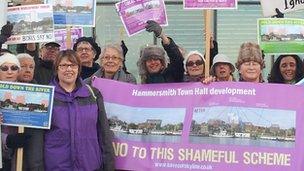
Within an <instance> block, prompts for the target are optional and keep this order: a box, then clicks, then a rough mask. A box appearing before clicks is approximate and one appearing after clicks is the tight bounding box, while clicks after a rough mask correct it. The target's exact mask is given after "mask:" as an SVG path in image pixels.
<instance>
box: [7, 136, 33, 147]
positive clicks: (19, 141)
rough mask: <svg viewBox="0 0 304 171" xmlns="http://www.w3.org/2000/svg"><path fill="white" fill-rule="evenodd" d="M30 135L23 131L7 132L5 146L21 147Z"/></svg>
mask: <svg viewBox="0 0 304 171" xmlns="http://www.w3.org/2000/svg"><path fill="white" fill-rule="evenodd" d="M30 138H31V135H28V134H25V133H17V134H8V135H7V138H6V146H7V147H8V148H13V149H15V148H21V147H24V146H25V144H26V143H27V142H28V141H29V139H30Z"/></svg>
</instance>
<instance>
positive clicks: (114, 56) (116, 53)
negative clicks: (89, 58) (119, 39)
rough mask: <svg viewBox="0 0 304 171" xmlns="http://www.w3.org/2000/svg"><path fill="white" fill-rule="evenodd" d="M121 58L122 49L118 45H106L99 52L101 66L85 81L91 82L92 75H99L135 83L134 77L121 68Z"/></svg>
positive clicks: (122, 56) (122, 57)
mask: <svg viewBox="0 0 304 171" xmlns="http://www.w3.org/2000/svg"><path fill="white" fill-rule="evenodd" d="M123 59H124V55H123V50H122V48H121V46H120V45H118V44H108V45H106V46H105V47H104V48H103V50H102V52H101V54H100V64H101V68H100V69H99V70H98V71H97V72H95V73H94V74H93V75H92V76H91V77H90V78H88V79H86V80H85V81H86V82H87V83H91V81H92V77H99V78H106V79H112V80H117V81H122V82H127V83H133V84H136V79H135V77H134V76H133V75H132V74H129V73H126V72H125V71H124V70H123V69H122V67H123Z"/></svg>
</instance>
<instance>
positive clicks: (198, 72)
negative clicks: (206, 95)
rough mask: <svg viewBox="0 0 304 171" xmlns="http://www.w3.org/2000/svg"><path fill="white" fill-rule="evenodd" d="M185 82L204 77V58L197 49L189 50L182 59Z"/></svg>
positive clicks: (195, 80)
mask: <svg viewBox="0 0 304 171" xmlns="http://www.w3.org/2000/svg"><path fill="white" fill-rule="evenodd" d="M184 67H185V71H186V75H185V77H184V81H185V82H197V81H201V80H202V79H204V73H205V72H204V70H205V58H204V56H203V55H202V54H201V53H200V52H198V51H191V52H189V53H188V54H187V55H186V57H185V59H184Z"/></svg>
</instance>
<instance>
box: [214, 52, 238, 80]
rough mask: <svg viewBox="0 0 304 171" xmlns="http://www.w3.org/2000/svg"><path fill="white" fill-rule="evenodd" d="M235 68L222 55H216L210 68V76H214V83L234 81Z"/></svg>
mask: <svg viewBox="0 0 304 171" xmlns="http://www.w3.org/2000/svg"><path fill="white" fill-rule="evenodd" d="M234 71H235V67H234V65H233V64H232V62H231V61H230V60H229V58H228V57H227V56H226V55H224V54H217V55H216V56H215V57H214V59H213V64H212V66H211V75H213V76H215V77H216V78H215V81H235V79H234V78H233V72H234Z"/></svg>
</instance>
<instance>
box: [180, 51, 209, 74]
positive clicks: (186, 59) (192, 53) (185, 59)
mask: <svg viewBox="0 0 304 171" xmlns="http://www.w3.org/2000/svg"><path fill="white" fill-rule="evenodd" d="M192 55H198V56H200V57H201V58H202V60H203V61H204V64H205V62H206V59H205V57H204V55H203V54H201V53H200V52H199V51H197V50H194V51H190V52H189V53H188V54H187V55H186V56H185V58H184V68H185V71H187V66H186V64H187V62H188V60H189V57H190V56H192Z"/></svg>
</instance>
